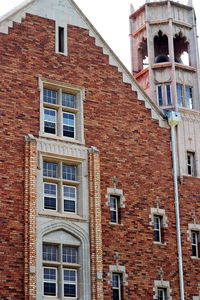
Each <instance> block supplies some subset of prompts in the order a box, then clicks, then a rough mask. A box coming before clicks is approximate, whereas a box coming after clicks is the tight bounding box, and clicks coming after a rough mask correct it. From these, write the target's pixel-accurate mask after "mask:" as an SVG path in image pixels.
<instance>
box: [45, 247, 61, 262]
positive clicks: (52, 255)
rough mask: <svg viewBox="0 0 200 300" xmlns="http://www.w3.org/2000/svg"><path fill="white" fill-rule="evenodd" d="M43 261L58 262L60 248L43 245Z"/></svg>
mask: <svg viewBox="0 0 200 300" xmlns="http://www.w3.org/2000/svg"><path fill="white" fill-rule="evenodd" d="M43 260H48V261H58V246H56V245H48V244H43Z"/></svg>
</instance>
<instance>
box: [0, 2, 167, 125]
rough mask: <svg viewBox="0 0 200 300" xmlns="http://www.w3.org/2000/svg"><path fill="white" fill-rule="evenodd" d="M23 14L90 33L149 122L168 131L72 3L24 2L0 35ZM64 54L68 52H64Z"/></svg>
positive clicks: (4, 22)
mask: <svg viewBox="0 0 200 300" xmlns="http://www.w3.org/2000/svg"><path fill="white" fill-rule="evenodd" d="M26 13H30V14H33V15H36V16H39V17H42V18H48V19H51V20H55V22H56V23H58V24H65V26H67V24H70V25H74V26H77V27H81V28H84V29H88V30H89V34H90V36H92V37H94V38H95V44H96V45H97V46H99V47H102V48H103V53H104V54H106V55H108V56H109V63H110V65H112V66H116V67H117V68H118V71H119V72H120V73H122V80H123V82H125V83H129V84H130V85H131V87H132V90H133V91H135V92H137V95H138V100H140V101H144V102H145V106H146V107H147V108H149V109H150V110H151V116H152V119H155V120H158V121H159V125H160V126H161V127H167V128H168V124H167V122H166V121H165V120H164V115H163V114H162V112H161V110H160V109H159V108H158V107H157V106H156V105H155V104H154V103H153V101H152V100H151V99H150V98H149V97H148V96H147V95H146V93H145V92H144V91H143V89H142V88H141V87H140V86H139V84H138V83H137V82H136V80H135V79H134V78H133V76H132V74H131V73H130V72H129V71H128V69H127V68H126V67H125V66H124V65H123V63H122V62H121V61H120V60H119V58H118V57H117V56H116V55H115V54H114V52H113V51H112V49H111V48H110V47H109V46H108V44H107V43H106V42H105V41H104V39H103V38H102V37H101V35H100V34H99V33H98V32H97V30H96V29H95V28H94V26H93V25H92V24H91V23H90V21H89V20H88V19H87V18H86V16H85V15H84V14H83V12H82V11H81V10H80V9H79V7H78V6H77V5H76V3H75V2H74V1H73V0H59V1H58V0H33V1H26V2H25V3H24V4H22V5H20V6H18V7H16V8H15V9H14V10H12V11H11V12H10V13H8V14H7V15H5V16H4V17H2V18H1V19H0V32H3V33H8V27H12V26H13V21H16V20H17V22H21V20H22V18H24V17H25V14H26ZM66 51H67V50H66Z"/></svg>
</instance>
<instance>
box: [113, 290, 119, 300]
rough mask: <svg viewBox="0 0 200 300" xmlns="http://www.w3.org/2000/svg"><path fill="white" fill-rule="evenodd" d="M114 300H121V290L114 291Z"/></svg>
mask: <svg viewBox="0 0 200 300" xmlns="http://www.w3.org/2000/svg"><path fill="white" fill-rule="evenodd" d="M113 300H120V298H119V290H117V289H116V290H115V289H114V290H113Z"/></svg>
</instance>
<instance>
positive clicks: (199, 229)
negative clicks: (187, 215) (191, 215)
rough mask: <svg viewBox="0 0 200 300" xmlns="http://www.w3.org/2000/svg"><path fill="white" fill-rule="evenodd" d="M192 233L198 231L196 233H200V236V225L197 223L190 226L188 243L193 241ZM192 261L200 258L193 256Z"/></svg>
mask: <svg viewBox="0 0 200 300" xmlns="http://www.w3.org/2000/svg"><path fill="white" fill-rule="evenodd" d="M192 231H196V232H199V234H200V224H196V223H193V224H188V231H187V233H188V241H190V242H191V241H192V235H191V233H192ZM191 258H192V259H198V260H199V259H200V258H199V257H196V256H191Z"/></svg>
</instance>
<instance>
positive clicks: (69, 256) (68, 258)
mask: <svg viewBox="0 0 200 300" xmlns="http://www.w3.org/2000/svg"><path fill="white" fill-rule="evenodd" d="M77 261H78V251H77V248H73V247H67V246H63V262H65V263H73V264H77Z"/></svg>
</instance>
